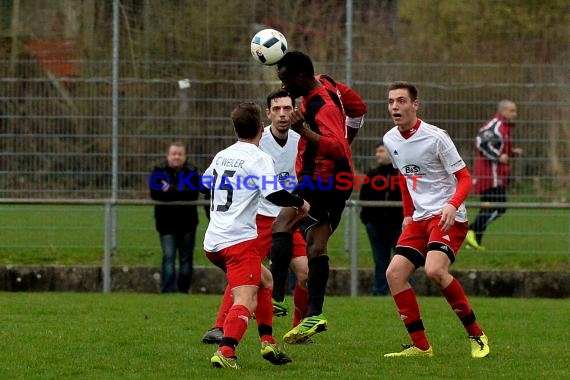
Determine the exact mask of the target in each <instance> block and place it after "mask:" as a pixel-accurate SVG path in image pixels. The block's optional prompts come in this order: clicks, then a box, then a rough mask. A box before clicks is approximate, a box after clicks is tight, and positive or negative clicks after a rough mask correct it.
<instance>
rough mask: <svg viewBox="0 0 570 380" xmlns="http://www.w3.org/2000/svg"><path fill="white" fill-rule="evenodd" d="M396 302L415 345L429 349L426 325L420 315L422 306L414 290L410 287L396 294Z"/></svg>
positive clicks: (422, 348) (421, 348)
mask: <svg viewBox="0 0 570 380" xmlns="http://www.w3.org/2000/svg"><path fill="white" fill-rule="evenodd" d="M394 302H395V303H396V306H397V307H398V312H399V313H400V318H401V319H402V322H404V325H405V326H406V329H407V330H408V334H410V338H411V339H412V343H413V344H414V346H416V347H417V348H419V349H420V350H424V351H425V350H427V349H428V348H429V347H430V345H429V342H428V340H427V337H426V334H425V331H424V325H423V322H422V319H421V317H420V307H419V305H418V300H417V298H416V294H415V293H414V290H413V289H412V288H409V289H406V290H404V291H403V292H400V293H398V294H395V295H394Z"/></svg>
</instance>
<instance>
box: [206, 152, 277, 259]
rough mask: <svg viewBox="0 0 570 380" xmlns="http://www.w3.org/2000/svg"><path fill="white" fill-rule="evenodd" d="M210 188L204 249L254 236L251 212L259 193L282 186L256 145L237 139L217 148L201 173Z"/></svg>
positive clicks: (268, 161) (267, 160)
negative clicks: (208, 220) (224, 146)
mask: <svg viewBox="0 0 570 380" xmlns="http://www.w3.org/2000/svg"><path fill="white" fill-rule="evenodd" d="M202 183H203V184H204V186H205V187H207V188H209V189H210V190H211V195H212V197H211V199H210V223H209V224H208V228H207V229H206V235H205V236H204V250H205V251H208V252H217V251H219V250H221V249H223V248H226V247H229V246H232V245H235V244H237V243H241V242H243V241H246V240H251V239H255V238H256V237H257V227H256V224H255V215H256V214H257V209H258V205H259V197H260V196H264V197H265V196H267V195H269V194H271V193H274V192H276V191H279V190H282V189H283V188H282V187H281V185H280V184H279V182H278V181H277V180H276V175H275V170H274V169H273V161H272V159H271V157H269V155H267V154H266V153H264V152H262V151H261V150H260V149H259V148H258V147H257V146H256V145H254V144H251V143H246V142H241V141H238V142H236V143H235V144H233V145H231V146H229V147H228V148H226V149H224V150H222V151H220V152H219V153H218V154H216V156H215V157H214V160H213V161H212V163H211V164H210V166H209V167H208V169H206V171H205V172H204V174H203V175H202Z"/></svg>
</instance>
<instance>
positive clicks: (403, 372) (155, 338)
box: [0, 293, 570, 380]
mask: <svg viewBox="0 0 570 380" xmlns="http://www.w3.org/2000/svg"><path fill="white" fill-rule="evenodd" d="M219 300H220V297H219V296H205V295H189V296H183V295H172V296H165V295H148V294H119V293H114V294H109V295H104V294H86V293H83V294H78V293H0V310H1V311H2V312H1V313H0V326H2V329H0V352H1V354H0V378H2V379H58V380H60V379H182V378H185V379H220V378H223V379H240V380H243V379H320V380H324V379H335V380H338V379H415V378H422V379H485V380H488V379H498V378H502V379H564V378H568V369H567V365H568V352H570V342H569V340H568V339H566V338H565V337H567V336H568V334H567V330H568V328H567V325H568V317H567V316H568V315H570V300H553V299H504V298H479V297H472V298H471V303H472V305H473V308H474V310H475V312H476V314H477V316H478V319H479V320H480V321H481V324H482V326H483V328H484V330H485V331H486V334H487V335H488V336H489V339H490V345H491V355H490V356H489V357H488V358H485V359H480V360H476V359H472V358H471V357H470V354H469V342H468V341H467V339H466V333H465V331H464V330H463V328H462V326H461V324H460V322H459V321H458V320H457V319H456V317H455V315H454V313H453V312H452V311H451V310H450V309H449V306H448V305H447V303H446V302H445V300H443V299H442V298H438V297H420V299H419V302H420V305H421V307H422V311H423V320H424V324H425V326H426V332H427V334H428V337H429V339H430V341H431V344H432V346H433V348H434V352H435V356H434V357H433V358H419V359H418V358H415V359H410V358H384V357H383V356H382V355H383V354H384V353H387V352H393V351H398V350H399V349H400V344H401V343H407V342H409V340H408V337H407V334H406V332H405V329H404V327H403V325H402V322H401V321H400V320H399V318H398V316H397V313H396V310H395V307H394V304H393V301H392V299H391V298H388V297H376V298H372V297H358V298H345V297H328V298H327V299H326V302H325V312H326V315H327V317H328V320H329V330H328V331H327V332H324V333H321V334H318V335H316V336H315V338H314V339H315V341H316V344H314V345H312V346H299V347H297V346H286V347H285V348H286V351H287V352H288V353H289V354H290V355H291V356H292V358H293V363H291V364H290V365H286V366H281V367H275V366H272V365H271V364H270V363H268V362H265V361H264V360H263V359H262V358H261V357H260V355H259V344H258V341H257V333H256V331H257V329H256V327H255V323H253V322H252V323H251V325H250V328H249V330H248V332H247V333H246V335H245V337H244V339H243V341H242V343H241V344H240V345H239V347H238V355H239V359H240V362H241V365H242V369H241V370H240V371H239V372H237V373H235V372H232V371H228V370H219V369H214V368H210V365H209V358H210V356H211V355H212V354H213V352H214V351H215V350H216V347H215V346H211V345H204V344H202V343H201V342H200V338H201V336H202V334H203V333H204V331H205V330H207V329H208V328H209V327H210V325H211V323H212V322H213V319H214V317H215V313H216V309H217V307H218V304H219ZM290 323H291V320H290V319H289V317H284V318H276V319H275V322H274V335H275V336H276V337H278V339H279V340H281V339H280V337H281V336H282V335H283V334H284V333H285V332H286V331H287V330H288V329H289V326H290Z"/></svg>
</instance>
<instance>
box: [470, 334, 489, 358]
mask: <svg viewBox="0 0 570 380" xmlns="http://www.w3.org/2000/svg"><path fill="white" fill-rule="evenodd" d="M469 340H471V356H472V357H474V358H476V359H480V358H484V357H486V356H488V355H489V352H490V351H491V349H490V348H489V338H487V335H485V334H483V335H481V336H470V337H469Z"/></svg>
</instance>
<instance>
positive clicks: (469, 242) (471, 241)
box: [465, 230, 481, 249]
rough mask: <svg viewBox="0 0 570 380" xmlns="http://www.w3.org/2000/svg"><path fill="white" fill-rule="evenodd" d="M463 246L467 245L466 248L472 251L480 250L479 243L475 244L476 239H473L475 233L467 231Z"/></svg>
mask: <svg viewBox="0 0 570 380" xmlns="http://www.w3.org/2000/svg"><path fill="white" fill-rule="evenodd" d="M465 244H467V248H473V249H480V248H481V247H480V246H479V243H477V239H476V238H475V232H474V231H473V230H469V231H467V235H465Z"/></svg>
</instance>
